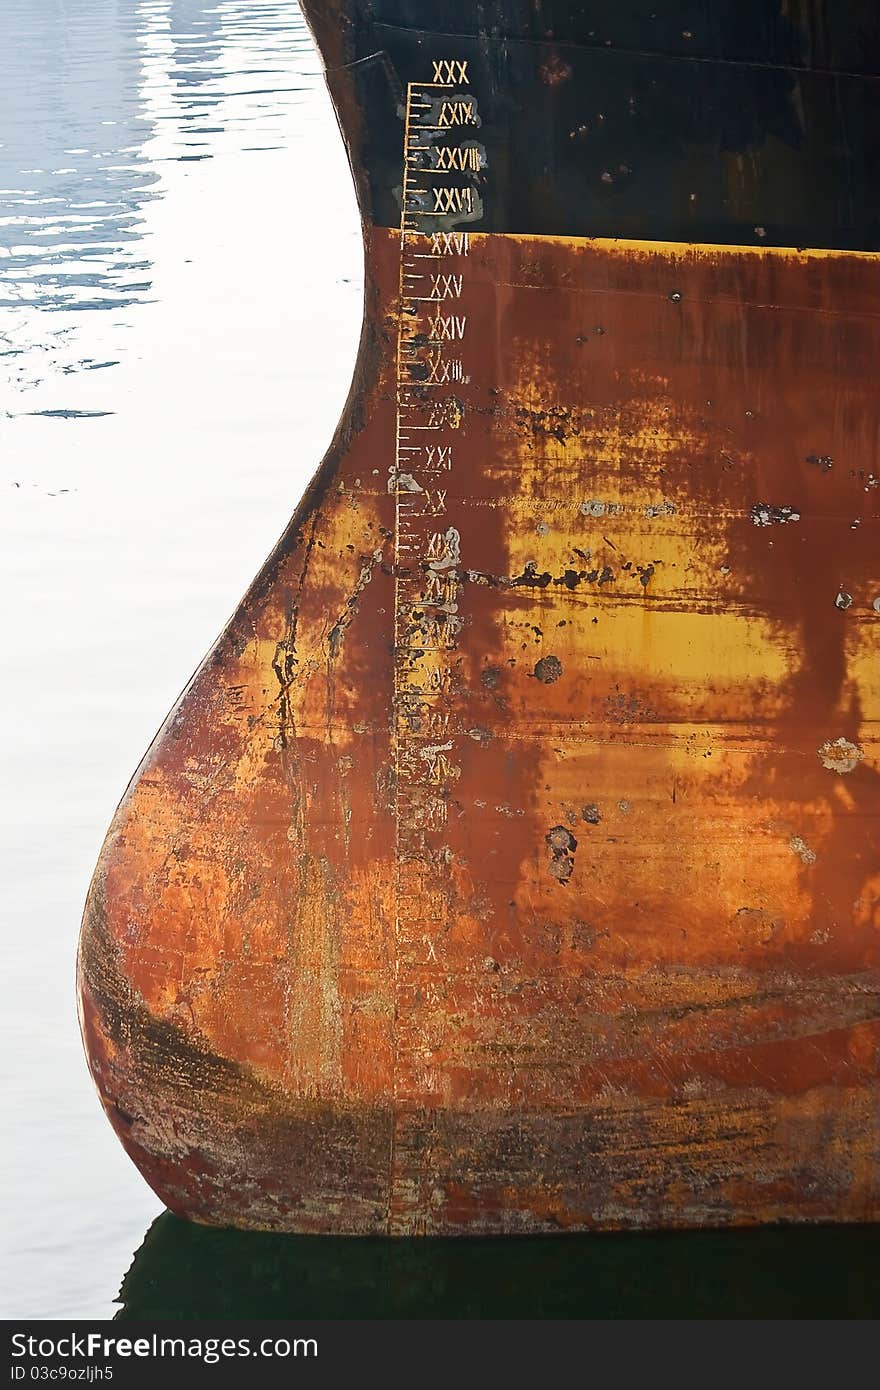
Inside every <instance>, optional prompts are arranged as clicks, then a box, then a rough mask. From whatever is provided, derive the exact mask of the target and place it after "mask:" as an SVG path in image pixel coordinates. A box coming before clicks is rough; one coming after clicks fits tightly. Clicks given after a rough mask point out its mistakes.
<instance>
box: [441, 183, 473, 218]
mask: <svg viewBox="0 0 880 1390" xmlns="http://www.w3.org/2000/svg"><path fill="white" fill-rule="evenodd" d="M433 193H434V212H435V213H438V212H439V213H447V212H473V210H474V190H473V189H472V188H435V189H434V190H433Z"/></svg>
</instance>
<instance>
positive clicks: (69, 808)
mask: <svg viewBox="0 0 880 1390" xmlns="http://www.w3.org/2000/svg"><path fill="white" fill-rule="evenodd" d="M309 187H319V188H320V190H321V218H320V219H317V218H315V217H309V216H306V215H304V207H306V206H312V204H310V203H308V204H307V200H305V199H304V197H303V190H304V189H308V188H309ZM0 190H2V191H0V302H2V307H0V621H2V625H3V633H4V647H3V680H2V681H0V723H2V725H3V727H4V728H5V729H7V730H10V731H12V734H11V737H9V738H7V739H6V740H4V741H3V743H2V745H0V923H2V926H3V940H4V947H5V960H4V964H5V968H6V980H7V989H6V993H5V996H4V1003H5V1007H4V1020H3V1021H4V1025H5V1027H6V1028H7V1029H8V1034H9V1043H8V1045H7V1046H6V1048H4V1049H2V1050H0V1086H2V1089H3V1093H4V1097H5V1109H4V1125H3V1134H2V1139H0V1188H2V1192H3V1193H5V1194H6V1196H5V1200H0V1216H2V1220H3V1227H4V1236H5V1244H6V1253H7V1258H8V1261H9V1264H10V1268H11V1269H14V1277H10V1278H7V1279H6V1280H5V1283H4V1288H3V1298H2V1312H3V1315H4V1316H6V1317H68V1318H86V1317H97V1316H105V1315H106V1314H107V1312H108V1308H109V1303H110V1299H111V1297H112V1294H113V1291H114V1290H115V1288H116V1287H117V1284H118V1278H119V1273H120V1271H121V1270H122V1269H123V1268H124V1267H125V1265H126V1263H127V1261H128V1260H129V1258H130V1252H131V1250H132V1249H133V1248H134V1246H135V1244H136V1243H137V1242H138V1241H139V1240H140V1237H141V1234H142V1232H143V1230H144V1229H145V1227H146V1225H147V1223H148V1222H149V1221H150V1220H152V1218H153V1217H154V1216H155V1214H156V1212H157V1211H158V1210H159V1209H160V1208H159V1204H158V1202H157V1200H156V1198H155V1197H154V1196H153V1194H152V1192H151V1191H150V1190H149V1189H148V1188H147V1187H146V1185H145V1184H144V1183H143V1181H142V1180H141V1178H140V1177H139V1175H138V1173H137V1172H136V1171H135V1169H134V1168H133V1166H132V1165H131V1164H130V1162H129V1160H128V1159H127V1158H126V1156H125V1154H124V1153H123V1152H122V1150H121V1149H120V1147H119V1145H118V1143H117V1142H116V1139H115V1138H114V1136H113V1134H112V1132H111V1131H110V1128H109V1126H108V1125H107V1123H106V1121H105V1119H104V1117H103V1115H102V1114H101V1111H100V1107H99V1105H98V1102H97V1100H96V1097H95V1095H94V1092H93V1088H92V1086H91V1082H90V1080H89V1077H88V1073H87V1071H86V1068H85V1065H84V1061H83V1055H82V1048H81V1046H80V1041H79V1034H78V1029H77V1022H76V1014H75V1003H74V1001H75V996H74V990H73V978H74V953H75V948H76V935H77V928H78V924H79V917H80V913H81V911H82V904H83V899H84V897H85V893H86V889H87V886H88V880H89V876H90V874H91V871H92V867H93V866H94V863H95V860H96V858H97V855H98V850H99V847H100V844H101V840H102V838H103V836H104V833H105V831H106V828H107V825H108V824H109V821H110V818H111V816H112V814H113V809H114V807H115V805H116V802H117V801H118V799H119V796H120V794H121V793H122V791H123V789H124V787H125V784H126V782H127V780H128V778H129V777H130V775H131V773H132V770H133V768H134V767H135V765H136V763H137V761H138V758H139V757H140V755H141V753H142V752H143V750H144V749H145V748H146V746H147V744H148V742H149V741H150V739H151V738H152V736H153V734H154V733H155V731H156V728H157V727H158V725H159V723H160V722H161V720H162V719H163V717H164V716H165V714H166V713H167V711H168V709H169V708H170V707H171V704H172V703H173V701H174V699H175V698H176V697H177V695H178V693H179V691H180V688H181V686H182V685H183V683H184V681H185V680H186V678H187V677H188V675H189V673H190V672H191V671H192V670H193V668H194V667H195V666H196V664H197V662H198V661H199V660H200V659H201V657H202V656H203V654H204V652H205V651H206V650H207V648H208V646H209V645H210V643H211V642H212V641H213V640H214V638H215V637H216V635H217V633H218V632H219V631H220V630H221V628H222V627H223V625H224V623H225V622H226V620H227V619H228V617H229V614H230V613H231V612H232V611H233V610H234V609H235V606H236V604H237V603H238V601H239V599H240V597H241V595H242V593H243V592H244V590H245V589H246V587H247V586H248V584H249V583H250V582H251V580H252V579H253V577H254V575H255V574H256V573H257V571H258V570H259V568H260V566H261V565H262V563H263V561H264V560H265V558H266V556H267V554H268V553H269V551H270V549H271V547H272V545H273V544H274V542H275V540H276V538H277V536H278V534H279V532H280V531H281V530H282V528H283V527H284V525H285V524H286V522H287V519H288V517H289V516H290V514H291V512H292V510H293V508H294V506H295V505H296V503H297V501H298V500H299V498H300V496H301V494H302V491H303V488H304V486H305V484H306V482H307V481H308V478H309V477H310V476H311V474H312V473H313V472H314V469H315V467H316V465H317V463H318V461H319V460H320V458H321V456H322V454H323V452H324V449H325V448H326V446H327V444H328V442H329V440H330V438H331V435H332V433H333V430H334V428H335V425H336V422H337V420H338V418H339V413H340V410H341V407H342V404H343V402H344V400H345V396H346V393H347V390H348V386H349V382H350V379H351V370H352V365H353V363H354V358H355V349H356V345H357V340H358V333H359V329H360V319H361V269H362V252H361V241H360V234H359V225H358V218H357V210H356V207H355V201H354V195H353V191H352V186H351V179H350V176H349V172H348V168H347V163H346V157H345V152H344V149H343V145H342V141H341V140H340V137H339V132H338V129H337V126H336V122H335V120H334V117H333V112H332V109H331V106H330V102H329V98H328V96H327V92H326V89H325V86H324V83H323V80H322V78H321V72H320V64H319V60H318V57H317V54H316V53H315V52H314V49H313V47H312V44H311V40H310V37H309V34H308V31H307V29H306V27H305V24H304V22H303V19H302V16H301V14H300V12H299V8H298V6H297V4H296V0H260V3H256V0H3V3H0ZM3 793H5V795H4V794H3ZM59 1155H63V1161H60V1160H59Z"/></svg>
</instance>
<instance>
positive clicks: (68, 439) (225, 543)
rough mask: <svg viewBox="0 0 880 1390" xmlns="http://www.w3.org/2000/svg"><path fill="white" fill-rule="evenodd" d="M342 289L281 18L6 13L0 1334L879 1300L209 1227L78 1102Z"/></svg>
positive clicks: (764, 1243)
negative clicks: (37, 1327) (82, 943)
mask: <svg viewBox="0 0 880 1390" xmlns="http://www.w3.org/2000/svg"><path fill="white" fill-rule="evenodd" d="M315 187H318V188H320V191H321V200H322V202H321V207H322V211H321V216H320V220H318V219H317V218H316V217H315V215H314V212H312V214H311V215H310V216H307V215H306V212H305V208H306V207H310V208H313V206H314V204H313V199H312V198H309V197H308V193H309V190H310V189H312V190H314V188H315ZM360 277H361V252H360V241H359V233H358V225H357V215H356V211H355V206H354V199H353V195H352V193H351V187H350V180H349V176H348V171H347V168H346V164H345V157H344V153H343V150H342V146H341V142H340V140H339V137H338V134H337V130H336V125H335V121H334V118H333V115H332V111H331V109H330V106H329V101H328V98H327V96H326V94H325V90H324V87H323V84H322V81H321V79H320V76H319V66H318V61H317V58H316V56H315V54H314V52H313V50H312V46H311V42H310V39H309V36H308V34H307V32H306V29H305V26H304V24H303V22H302V19H301V16H300V14H299V11H298V9H297V7H296V4H295V0H263V2H262V3H259V0H216V2H215V3H213V4H211V3H208V0H0V305H2V312H0V620H2V630H3V641H2V652H3V679H2V680H0V706H2V709H0V717H2V728H3V733H4V737H3V739H2V742H0V760H2V763H0V856H2V863H0V927H2V932H3V946H4V952H5V959H6V964H7V971H8V976H7V978H8V979H9V980H10V985H9V986H7V993H6V1007H5V1009H4V1015H3V1017H4V1024H5V1026H6V1028H7V1037H6V1039H5V1046H4V1049H3V1054H2V1055H3V1062H2V1068H3V1086H4V1096H5V1110H4V1117H3V1118H4V1124H3V1126H2V1131H3V1139H2V1160H3V1171H2V1174H0V1193H2V1197H0V1203H2V1221H3V1227H4V1232H5V1236H6V1239H5V1246H6V1268H5V1269H4V1271H3V1275H2V1281H0V1288H2V1290H3V1293H2V1295H0V1299H2V1304H0V1315H2V1316H5V1317H7V1318H11V1317H16V1316H26V1315H29V1316H35V1317H75V1318H86V1317H96V1316H112V1315H113V1314H114V1313H115V1312H116V1311H117V1309H118V1305H117V1304H116V1303H115V1300H116V1298H117V1294H118V1292H119V1290H120V1285H121V1284H122V1281H123V1278H124V1285H123V1289H122V1302H123V1308H124V1315H125V1316H133V1317H134V1316H137V1315H138V1314H141V1315H144V1314H150V1313H158V1314H160V1315H163V1316H173V1317H182V1316H199V1315H202V1316H210V1315H212V1314H213V1315H220V1316H224V1315H228V1316H235V1315H239V1316H247V1315H252V1316H253V1315H260V1314H262V1315H264V1316H272V1315H274V1316H279V1315H285V1314H286V1315H296V1314H301V1315H313V1316H325V1317H326V1316H334V1315H335V1316H346V1315H348V1316H365V1317H383V1316H384V1317H387V1316H390V1315H394V1314H398V1315H400V1314H402V1315H410V1316H438V1315H439V1316H456V1315H459V1316H481V1317H498V1316H522V1315H533V1316H534V1315H539V1316H541V1315H543V1316H561V1315H562V1316H573V1317H578V1316H583V1317H590V1316H606V1317H607V1316H620V1315H622V1314H629V1315H633V1314H636V1315H642V1316H644V1315H647V1316H659V1317H665V1316H688V1315H692V1316H701V1315H706V1314H707V1313H712V1314H714V1315H716V1316H725V1315H727V1316H737V1315H743V1314H749V1313H751V1314H758V1315H761V1314H762V1313H763V1314H767V1313H777V1314H779V1315H783V1316H786V1315H787V1316H809V1315H813V1316H817V1315H825V1316H832V1315H834V1314H838V1315H843V1316H847V1315H849V1316H860V1315H861V1316H864V1315H866V1314H867V1313H868V1312H869V1311H875V1310H876V1268H877V1262H878V1256H880V1251H878V1239H877V1229H876V1228H875V1230H874V1231H869V1230H865V1231H853V1232H844V1231H827V1232H823V1231H818V1232H791V1233H785V1232H752V1233H747V1234H743V1235H737V1234H732V1235H728V1236H718V1235H714V1234H712V1233H698V1234H697V1235H695V1236H685V1237H674V1236H659V1237H636V1238H633V1237H622V1238H600V1239H599V1240H586V1241H576V1240H567V1241H552V1240H538V1241H533V1242H526V1241H514V1242H498V1241H485V1242H448V1241H439V1242H421V1243H420V1242H396V1243H393V1242H384V1241H334V1240H324V1241H321V1240H314V1239H311V1240H310V1239H299V1238H294V1237H289V1238H286V1239H281V1238H275V1237H271V1236H268V1237H265V1236H264V1237H261V1236H255V1235H237V1234H235V1233H232V1232H213V1231H205V1230H201V1229H199V1228H197V1227H192V1226H189V1225H187V1224H186V1223H184V1222H179V1221H176V1220H175V1219H174V1218H172V1217H169V1216H168V1215H161V1214H160V1208H159V1204H158V1203H157V1201H156V1200H155V1198H154V1197H153V1196H152V1194H151V1193H150V1191H149V1190H148V1189H147V1188H146V1186H145V1185H144V1184H143V1182H142V1181H141V1179H140V1178H139V1176H138V1175H137V1173H136V1172H135V1170H134V1168H133V1167H132V1166H131V1165H130V1164H129V1162H128V1160H127V1159H126V1158H125V1156H124V1154H123V1153H122V1150H121V1149H120V1148H119V1146H118V1144H117V1142H116V1140H115V1138H114V1137H113V1135H112V1133H111V1131H110V1129H109V1127H108V1125H107V1124H106V1122H105V1120H104V1118H103V1116H102V1114H101V1112H100V1109H99V1106H98V1103H97V1100H96V1098H95V1096H94V1094H93V1091H92V1087H91V1083H90V1081H89V1078H88V1075H87V1073H86V1069H85V1064H84V1062H83V1059H82V1053H81V1049H80V1043H79V1036H78V1032H77V1025H76V1017H75V1007H74V990H73V977H74V954H75V946H76V936H77V929H78V923H79V916H80V912H81V908H82V902H83V899H84V896H85V892H86V889H87V886H88V880H89V876H90V874H91V870H92V866H93V864H94V862H95V859H96V857H97V854H98V849H99V847H100V843H101V840H102V837H103V834H104V831H105V829H106V826H107V824H108V822H109V820H110V817H111V815H112V813H113V809H114V806H115V804H116V801H117V800H118V798H119V796H120V794H121V792H122V790H123V788H124V786H125V783H126V781H127V779H128V777H129V775H130V774H131V772H132V771H133V769H134V767H135V764H136V763H137V761H138V759H139V757H140V755H141V753H142V751H143V750H144V748H145V747H146V745H147V743H148V742H149V740H150V738H151V737H152V734H153V732H154V730H155V729H156V727H157V726H158V724H159V723H160V722H161V720H162V718H163V717H164V715H165V713H166V711H167V709H168V708H169V706H170V705H171V704H172V702H173V700H174V699H175V697H176V695H177V693H178V691H179V689H180V688H181V687H182V685H183V684H184V682H185V680H186V678H187V677H188V675H189V673H190V671H191V670H192V669H193V667H194V666H195V665H196V663H197V662H198V660H199V659H200V657H201V655H202V654H203V652H204V651H205V650H206V649H207V648H208V646H209V645H210V643H211V642H212V640H213V638H214V636H215V635H216V633H217V632H218V631H219V629H220V628H221V627H222V625H223V623H224V622H225V620H226V618H227V617H228V615H229V613H230V612H231V611H232V609H233V608H234V606H235V604H236V603H237V601H238V599H239V597H240V595H241V593H242V592H243V590H244V589H245V587H246V586H247V584H248V582H249V581H250V579H251V577H252V576H253V574H254V573H255V572H256V570H257V569H258V568H259V566H260V564H261V563H262V561H263V559H264V558H265V556H266V554H267V553H268V551H269V549H270V547H271V545H272V544H273V542H274V540H275V537H276V536H277V534H278V533H279V532H280V530H281V529H282V527H283V525H284V523H285V521H286V519H287V517H288V515H289V513H290V512H291V510H292V509H293V506H294V505H295V503H296V501H297V500H298V498H299V496H300V494H301V491H302V488H303V486H304V484H305V482H306V480H307V478H308V476H309V475H310V474H311V472H312V471H313V469H314V467H315V465H316V463H317V462H318V460H319V458H320V456H321V454H322V452H323V449H324V447H325V445H326V443H327V442H328V440H329V438H330V435H331V433H332V430H333V427H334V425H335V423H336V419H337V417H338V414H339V410H340V408H341V406H342V403H343V400H344V397H345V394H346V392H347V389H348V383H349V378H350V373H351V367H352V363H353V361H354V354H355V345H356V340H357V335H358V331H359V326H360V303H361V286H360ZM145 1237H146V1238H145ZM135 1252H137V1254H136V1257H135V1258H134V1262H133V1263H132V1257H133V1255H134V1254H135Z"/></svg>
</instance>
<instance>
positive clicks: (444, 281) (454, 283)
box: [428, 275, 463, 299]
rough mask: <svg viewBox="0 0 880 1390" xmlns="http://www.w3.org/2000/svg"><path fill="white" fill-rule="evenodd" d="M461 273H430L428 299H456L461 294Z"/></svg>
mask: <svg viewBox="0 0 880 1390" xmlns="http://www.w3.org/2000/svg"><path fill="white" fill-rule="evenodd" d="M462 284H463V278H462V276H461V275H432V276H431V293H430V294H429V295H428V298H429V299H458V298H459V297H460V295H461V287H462Z"/></svg>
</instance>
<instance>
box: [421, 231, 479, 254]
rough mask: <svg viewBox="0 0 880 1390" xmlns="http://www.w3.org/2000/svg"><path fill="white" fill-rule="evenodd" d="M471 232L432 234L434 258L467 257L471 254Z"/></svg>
mask: <svg viewBox="0 0 880 1390" xmlns="http://www.w3.org/2000/svg"><path fill="white" fill-rule="evenodd" d="M470 249H471V239H470V233H469V232H432V233H431V255H432V256H467V255H469V254H470Z"/></svg>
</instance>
